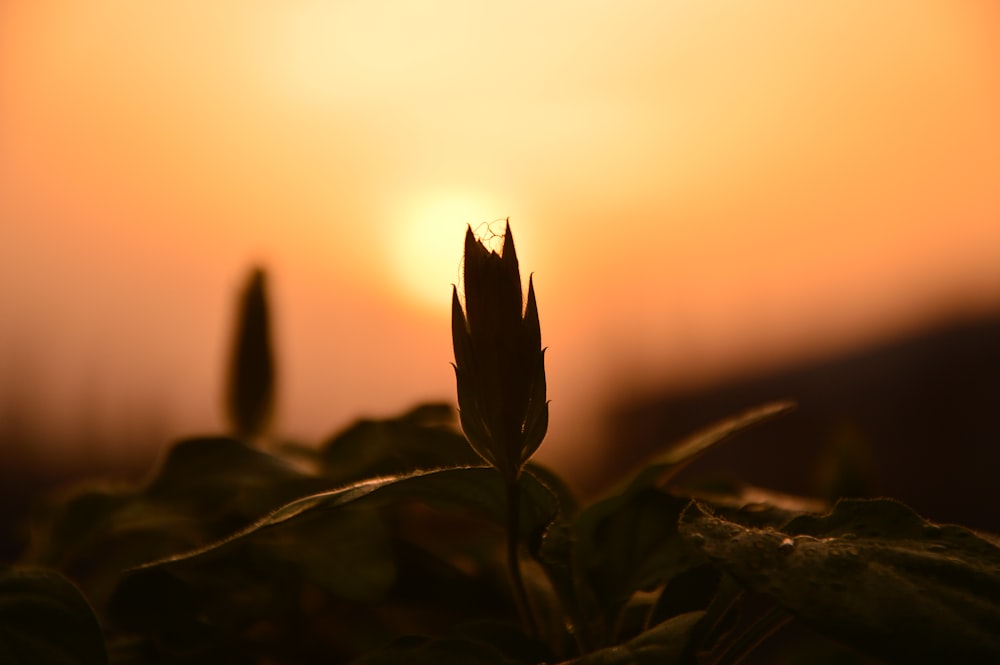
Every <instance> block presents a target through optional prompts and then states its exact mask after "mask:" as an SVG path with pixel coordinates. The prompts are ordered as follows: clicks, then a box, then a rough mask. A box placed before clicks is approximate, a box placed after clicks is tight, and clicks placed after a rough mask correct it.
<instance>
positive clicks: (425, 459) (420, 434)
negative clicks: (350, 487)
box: [320, 404, 482, 482]
mask: <svg viewBox="0 0 1000 665" xmlns="http://www.w3.org/2000/svg"><path fill="white" fill-rule="evenodd" d="M454 422H455V410H454V408H452V407H451V406H450V405H448V404H424V405H420V406H418V407H416V408H414V409H412V410H411V411H409V412H407V413H405V414H403V415H402V416H399V417H397V418H388V419H384V420H371V419H362V420H359V421H357V422H356V423H354V424H353V425H351V426H350V427H348V428H347V429H345V430H344V431H342V432H340V433H339V434H337V435H335V436H334V437H333V438H332V439H331V440H330V441H329V442H327V443H326V444H325V445H324V446H323V447H322V449H321V451H320V460H321V462H322V464H323V467H324V475H325V476H326V477H328V478H331V479H333V480H335V481H337V482H356V481H358V480H363V479H365V478H371V477H373V476H382V475H394V474H402V473H409V472H411V471H416V470H419V469H433V468H442V467H449V466H462V465H468V466H479V465H481V464H482V459H480V457H479V455H477V454H476V453H475V451H473V450H472V447H471V446H470V445H469V442H468V441H466V440H465V437H464V436H462V434H460V433H459V432H458V431H457V430H455V429H454Z"/></svg>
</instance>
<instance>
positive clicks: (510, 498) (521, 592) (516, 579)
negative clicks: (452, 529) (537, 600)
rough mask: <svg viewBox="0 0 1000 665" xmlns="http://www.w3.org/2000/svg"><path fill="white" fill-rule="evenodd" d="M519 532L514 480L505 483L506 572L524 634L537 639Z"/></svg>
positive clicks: (518, 493)
mask: <svg viewBox="0 0 1000 665" xmlns="http://www.w3.org/2000/svg"><path fill="white" fill-rule="evenodd" d="M520 532H521V485H520V483H519V482H518V480H517V479H516V478H515V479H514V480H513V481H509V482H507V570H508V572H509V573H510V582H511V585H512V586H513V587H514V602H515V604H516V605H517V612H518V614H519V615H520V616H521V624H522V625H523V626H524V632H525V633H527V635H528V636H529V637H532V638H537V637H538V625H537V624H536V622H535V614H534V612H532V610H531V602H530V601H529V600H528V592H527V590H526V589H525V587H524V578H523V577H521V557H520V555H519V553H518V549H519V545H520Z"/></svg>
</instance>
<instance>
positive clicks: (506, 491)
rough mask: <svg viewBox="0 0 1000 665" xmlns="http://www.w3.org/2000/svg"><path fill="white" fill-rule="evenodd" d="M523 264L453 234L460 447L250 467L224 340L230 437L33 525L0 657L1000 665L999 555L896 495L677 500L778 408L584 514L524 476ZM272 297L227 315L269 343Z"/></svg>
mask: <svg viewBox="0 0 1000 665" xmlns="http://www.w3.org/2000/svg"><path fill="white" fill-rule="evenodd" d="M513 251H514V250H513V240H512V236H511V235H510V233H509V230H508V232H507V235H506V238H505V246H504V251H503V254H502V255H498V254H495V253H492V252H488V251H487V250H485V248H484V247H483V245H482V244H481V243H479V242H478V241H477V240H475V238H474V237H472V234H471V230H470V232H469V235H468V236H467V240H466V262H467V263H466V269H467V274H466V293H465V295H466V305H467V307H466V309H463V307H462V304H461V302H460V301H459V299H458V296H457V293H456V295H455V297H454V301H453V303H454V315H455V318H454V319H453V321H454V327H453V338H454V339H453V341H454V343H455V353H456V375H457V379H458V393H459V405H460V408H461V411H462V414H461V418H460V422H461V423H462V425H463V426H464V429H465V432H464V435H463V433H462V432H461V431H460V430H459V429H458V428H457V427H456V421H458V420H459V419H458V418H456V413H455V411H454V409H453V408H452V407H451V406H449V405H443V404H427V405H421V406H418V407H416V408H415V409H413V410H411V411H409V412H407V413H403V414H401V415H399V416H398V417H395V418H389V419H383V420H373V419H365V420H359V421H357V422H356V423H354V424H352V425H350V426H349V427H347V428H345V429H344V430H342V431H341V432H339V433H338V434H336V435H335V436H333V437H331V438H330V439H329V440H328V441H327V442H325V443H323V444H322V445H320V446H318V447H308V446H292V445H284V446H273V447H271V448H269V449H266V450H265V449H259V448H255V447H253V444H254V443H256V440H255V439H256V438H257V435H259V434H260V433H261V432H262V427H263V423H264V422H265V421H266V418H265V415H264V414H266V412H267V411H268V410H269V408H270V407H269V404H270V399H271V397H270V390H271V388H270V385H271V384H270V379H269V378H268V379H267V381H263V382H260V381H258V380H257V379H251V378H247V377H249V376H257V377H258V378H259V377H261V376H265V375H266V376H267V377H270V375H271V370H270V369H267V370H266V371H264V367H265V365H267V366H268V367H269V364H268V363H269V362H270V361H269V360H267V361H266V362H265V361H264V360H263V359H264V358H270V352H269V350H267V349H269V346H268V345H267V344H261V343H260V340H259V336H258V341H257V342H246V341H244V342H239V343H238V344H237V346H238V347H240V348H244V347H245V348H248V349H253V348H256V351H252V352H251V351H239V352H238V353H237V354H236V355H237V357H238V358H240V360H238V361H237V369H236V370H234V372H233V373H232V377H233V380H234V381H235V382H242V381H244V380H245V381H248V382H249V383H251V384H255V385H256V387H253V388H252V389H251V388H248V389H247V390H246V391H241V390H240V389H237V388H234V389H232V390H231V392H230V394H231V395H234V396H235V397H234V398H233V402H232V404H233V405H234V406H232V414H233V428H234V431H235V433H236V435H237V436H236V438H231V437H228V436H219V437H208V438H197V439H188V440H184V441H181V442H179V443H177V444H176V445H174V446H173V447H172V448H170V450H169V451H168V452H167V453H166V455H165V457H164V459H163V460H162V462H161V464H160V465H159V468H158V470H157V471H156V472H155V473H154V474H153V475H152V476H151V477H150V478H149V479H148V480H147V481H146V482H145V483H143V484H141V485H139V486H136V487H129V488H107V487H97V486H93V487H87V488H84V489H81V490H78V491H76V492H73V493H70V494H67V495H64V496H63V497H62V498H60V499H53V500H51V501H49V502H48V503H47V504H46V505H45V507H44V509H43V510H40V511H39V512H38V514H37V516H36V518H35V520H34V523H33V524H32V538H31V542H30V547H29V548H28V550H27V553H26V555H25V556H24V559H23V561H20V562H18V564H17V565H13V566H3V567H2V568H0V662H3V663H66V664H67V665H70V664H72V665H76V664H80V665H91V664H94V665H96V664H102V665H103V664H104V663H115V664H123V665H143V664H152V663H222V662H224V663H236V664H247V665H250V664H265V663H266V664H276V663H277V664H305V663H357V664H360V665H389V664H396V663H404V664H424V663H426V664H432V663H433V664H438V663H463V664H468V665H535V664H540V663H549V664H553V665H554V664H556V663H559V664H561V665H647V664H648V665H654V664H656V665H693V664H696V663H719V664H721V663H732V662H736V661H738V660H739V659H740V658H741V657H742V656H743V655H745V653H746V651H748V650H749V649H751V648H752V647H753V646H754V645H755V644H757V643H758V642H759V638H761V637H762V636H765V635H767V634H769V633H771V632H772V631H773V630H774V629H775V628H776V627H778V626H780V625H782V624H783V623H785V622H787V621H788V620H789V619H790V618H792V619H791V620H794V621H800V622H802V623H804V624H805V625H807V626H809V627H811V629H813V630H815V631H816V632H817V633H819V634H821V635H823V636H826V638H828V639H829V640H830V642H829V644H831V645H833V644H834V643H839V644H843V645H846V646H848V647H850V648H851V649H853V650H856V652H858V653H860V654H865V655H867V656H871V657H874V658H878V659H881V660H884V661H886V662H895V663H912V662H962V663H987V662H1000V637H998V636H1000V606H998V600H997V599H998V598H1000V548H998V545H997V541H996V539H994V538H992V537H990V536H986V535H983V534H977V533H974V532H972V531H970V530H968V529H965V528H962V527H959V526H949V525H938V524H932V523H930V522H928V521H926V520H924V519H923V518H921V517H920V516H918V515H916V514H915V513H913V511H911V510H910V509H909V508H907V507H906V506H903V505H902V504H900V503H898V502H895V501H892V500H887V499H885V500H846V499H845V500H841V501H840V502H838V503H837V504H836V505H835V506H833V507H832V508H830V507H822V506H820V507H816V505H815V502H809V501H798V502H796V501H791V502H790V501H788V500H787V498H785V499H783V500H782V501H781V502H776V503H775V504H774V505H761V504H758V503H748V502H747V501H746V500H745V495H744V494H743V493H741V492H740V491H739V489H738V488H736V489H734V490H733V491H731V492H716V493H713V494H705V493H696V492H694V490H691V489H686V488H685V487H683V486H679V485H678V484H677V471H678V470H679V469H681V468H682V467H683V466H684V465H686V464H687V463H688V462H690V461H691V460H692V459H694V458H695V457H697V456H698V455H700V454H701V453H703V452H704V451H706V450H708V449H710V448H711V447H713V446H715V445H717V444H719V443H720V442H722V441H723V440H726V439H728V438H730V437H733V436H735V435H738V434H739V433H740V432H741V431H742V430H744V429H745V428H747V427H750V426H757V425H759V424H761V423H764V422H765V421H767V420H768V419H770V418H774V417H779V416H780V415H782V414H783V413H785V412H787V411H788V410H789V409H790V408H792V405H791V404H790V403H787V402H780V403H775V404H769V405H764V406H762V407H758V408H755V409H750V410H748V411H746V412H744V413H742V414H739V415H737V416H734V417H733V418H730V419H728V420H726V421H723V422H721V423H719V424H717V425H714V426H710V427H708V428H707V429H705V430H703V431H702V432H699V433H697V434H695V435H693V436H692V437H690V438H689V439H687V440H685V441H681V442H679V443H676V444H674V445H672V446H670V447H668V448H667V449H666V450H665V451H664V452H663V453H661V454H660V455H659V456H657V457H655V458H654V459H652V460H650V461H649V462H648V463H647V464H646V465H644V466H643V467H642V468H640V469H638V470H636V471H635V472H633V473H632V474H631V475H630V476H629V477H627V478H622V479H620V482H619V485H618V487H617V489H615V490H613V491H610V492H608V493H607V494H606V495H605V496H602V497H600V498H597V499H596V500H593V501H590V502H589V503H586V504H585V505H580V503H579V502H578V500H577V499H576V498H575V497H574V496H573V494H572V492H570V490H569V489H568V487H567V486H566V484H565V483H564V482H563V481H562V480H561V479H560V477H559V476H558V475H557V474H556V473H554V472H553V471H551V470H549V469H546V468H544V467H542V466H540V465H538V464H535V463H534V462H531V461H530V460H529V457H530V456H531V454H532V453H533V452H534V451H535V449H536V448H537V447H538V444H539V443H540V442H541V437H542V436H544V433H545V429H546V427H547V420H548V409H547V404H546V401H545V400H546V396H545V378H544V363H543V351H542V348H541V346H540V336H539V333H538V311H537V305H536V303H535V295H534V288H533V285H532V284H530V282H529V287H528V297H527V304H526V305H525V304H524V303H523V302H522V299H521V297H520V278H519V275H518V274H517V264H516V255H514V253H513ZM470 252H471V253H472V254H473V256H474V257H475V258H474V260H472V261H470V256H469V254H470ZM469 270H471V271H472V272H471V273H470V272H468V271H469ZM254 279H256V278H254ZM477 280H478V282H477ZM484 280H485V281H484ZM490 280H493V281H492V282H491V281H490ZM255 285H256V286H255ZM515 288H516V297H515ZM261 289H262V282H257V281H253V280H252V281H251V287H250V289H249V291H248V294H247V296H246V302H245V307H244V314H243V315H242V316H243V317H244V324H243V325H244V327H248V328H254V329H257V330H258V331H259V330H266V329H267V321H266V316H265V320H264V321H263V322H262V321H261V320H259V317H257V315H256V314H253V315H251V310H253V311H257V310H256V309H255V308H259V307H260V306H262V305H261V303H262V302H263V300H262V298H263V296H262V290H261ZM259 290H260V292H259V293H258V291H259ZM255 294H256V295H255ZM470 294H475V295H474V296H471V297H474V298H476V299H477V300H472V301H470V300H469V298H470ZM498 294H499V295H498ZM495 298H501V299H503V301H504V303H505V306H506V310H505V313H504V315H503V316H502V317H499V318H496V317H494V318H493V319H491V316H493V315H492V314H490V309H489V305H490V303H491V302H492V300H491V299H495ZM253 303H257V304H256V305H255V304H253ZM264 311H265V312H266V308H265V310H264ZM490 321H492V323H490ZM490 326H499V328H495V329H494V328H490ZM253 337H254V335H252V334H250V333H246V334H245V335H243V336H242V337H241V339H244V340H246V339H248V338H253ZM265 337H266V336H265ZM241 345H242V346H241ZM265 350H266V353H265ZM503 353H508V354H510V355H509V356H504V357H503V359H502V361H501V360H498V359H499V358H501V355H498V354H503ZM255 357H256V358H257V359H256V360H254V358H255ZM254 367H256V368H257V369H254ZM255 382H256V383H255ZM497 400H499V401H500V402H502V405H501V406H498V405H497V404H496V401H497ZM470 444H471V445H470ZM757 495H758V496H768V495H767V494H766V493H761V492H758V493H757Z"/></svg>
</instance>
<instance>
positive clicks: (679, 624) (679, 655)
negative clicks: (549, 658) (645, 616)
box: [562, 612, 705, 665]
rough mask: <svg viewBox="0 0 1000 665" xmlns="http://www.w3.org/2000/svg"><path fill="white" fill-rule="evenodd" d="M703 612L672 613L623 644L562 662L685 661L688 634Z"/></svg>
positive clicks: (661, 664) (644, 664) (642, 664)
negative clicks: (672, 614)
mask: <svg viewBox="0 0 1000 665" xmlns="http://www.w3.org/2000/svg"><path fill="white" fill-rule="evenodd" d="M704 615H705V613H704V612H688V613H686V614H680V615H678V616H675V617H672V618H670V619H668V620H666V621H664V622H663V623H660V624H657V625H655V626H653V627H652V628H650V629H649V630H647V631H645V632H643V633H641V634H639V635H637V636H636V637H634V638H632V639H631V640H629V641H628V642H625V643H624V644H619V645H616V646H612V647H607V648H604V649H600V650H599V651H594V652H593V653H589V654H586V655H584V656H580V657H579V658H575V659H573V660H570V661H566V662H565V663H563V664H562V665H674V664H675V663H686V662H690V661H689V660H688V649H689V645H690V642H691V636H692V633H693V631H694V629H695V627H696V626H697V625H698V622H699V621H700V620H701V618H702V617H703V616H704Z"/></svg>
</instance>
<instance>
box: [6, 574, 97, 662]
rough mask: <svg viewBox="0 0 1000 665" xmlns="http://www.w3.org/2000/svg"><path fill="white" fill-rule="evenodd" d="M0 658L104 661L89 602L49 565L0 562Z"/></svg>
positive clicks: (46, 660) (12, 659)
mask: <svg viewBox="0 0 1000 665" xmlns="http://www.w3.org/2000/svg"><path fill="white" fill-rule="evenodd" d="M0 662H3V663H9V664H10V665H21V664H23V665H34V664H35V663H47V664H51V665H106V663H107V662H108V659H107V655H106V653H105V649H104V638H103V636H102V635H101V628H100V626H99V625H98V623H97V618H96V617H95V616H94V613H93V611H92V610H91V609H90V605H88V604H87V601H86V599H85V598H84V597H83V595H82V594H81V593H80V591H79V590H78V589H77V588H76V587H75V586H73V584H72V583H71V582H69V580H67V579H66V578H65V577H63V576H61V575H59V574H58V573H56V572H54V571H49V570H43V569H32V568H12V567H8V566H3V567H0Z"/></svg>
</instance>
